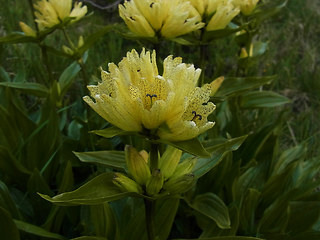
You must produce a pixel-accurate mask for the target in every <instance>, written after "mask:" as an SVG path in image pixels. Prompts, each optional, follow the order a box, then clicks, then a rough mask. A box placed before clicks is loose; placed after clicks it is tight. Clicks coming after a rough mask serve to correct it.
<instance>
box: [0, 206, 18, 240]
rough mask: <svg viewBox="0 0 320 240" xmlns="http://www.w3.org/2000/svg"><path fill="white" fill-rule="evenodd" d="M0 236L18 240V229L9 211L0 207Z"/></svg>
mask: <svg viewBox="0 0 320 240" xmlns="http://www.w3.org/2000/svg"><path fill="white" fill-rule="evenodd" d="M0 223H1V224H0V236H1V239H8V240H9V239H10V240H20V236H19V231H18V229H17V227H16V225H15V224H14V222H13V219H12V217H11V215H10V213H9V212H8V211H7V210H5V209H3V208H2V207H0Z"/></svg>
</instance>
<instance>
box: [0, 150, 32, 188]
mask: <svg viewBox="0 0 320 240" xmlns="http://www.w3.org/2000/svg"><path fill="white" fill-rule="evenodd" d="M0 159H1V161H0V171H1V172H2V173H3V174H4V175H7V176H9V177H10V179H12V180H15V181H16V182H20V181H22V182H24V183H25V182H26V179H27V178H28V177H29V175H31V172H30V171H29V170H27V169H26V168H25V167H24V166H23V165H21V163H20V162H19V161H18V160H17V159H16V158H15V157H14V156H12V155H11V153H9V151H8V150H7V149H6V148H4V147H2V146H0Z"/></svg>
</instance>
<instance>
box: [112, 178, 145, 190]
mask: <svg viewBox="0 0 320 240" xmlns="http://www.w3.org/2000/svg"><path fill="white" fill-rule="evenodd" d="M112 181H113V183H114V184H115V185H116V186H118V187H119V188H120V189H122V190H123V191H125V192H136V193H142V192H143V191H142V188H141V187H140V186H139V184H137V183H136V182H135V181H133V180H132V179H131V178H128V177H127V176H125V175H124V174H122V173H115V174H114V177H113V180H112Z"/></svg>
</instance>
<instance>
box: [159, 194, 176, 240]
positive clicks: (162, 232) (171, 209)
mask: <svg viewBox="0 0 320 240" xmlns="http://www.w3.org/2000/svg"><path fill="white" fill-rule="evenodd" d="M179 203H180V199H178V198H169V199H164V200H162V201H159V200H158V201H157V205H156V213H158V214H156V217H155V225H156V226H157V228H156V229H157V235H158V236H159V239H163V240H164V239H168V236H169V234H170V232H171V228H172V225H173V221H174V218H175V216H176V213H177V210H178V207H179Z"/></svg>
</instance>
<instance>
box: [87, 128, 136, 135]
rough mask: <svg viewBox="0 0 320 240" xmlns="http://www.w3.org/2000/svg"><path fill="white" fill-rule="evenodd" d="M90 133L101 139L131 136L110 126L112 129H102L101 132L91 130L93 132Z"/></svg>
mask: <svg viewBox="0 0 320 240" xmlns="http://www.w3.org/2000/svg"><path fill="white" fill-rule="evenodd" d="M90 133H94V134H97V135H99V136H101V137H105V138H112V137H115V136H122V135H129V134H132V132H128V131H125V130H122V129H120V128H117V127H115V126H112V127H109V128H105V129H102V130H93V131H90Z"/></svg>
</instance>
